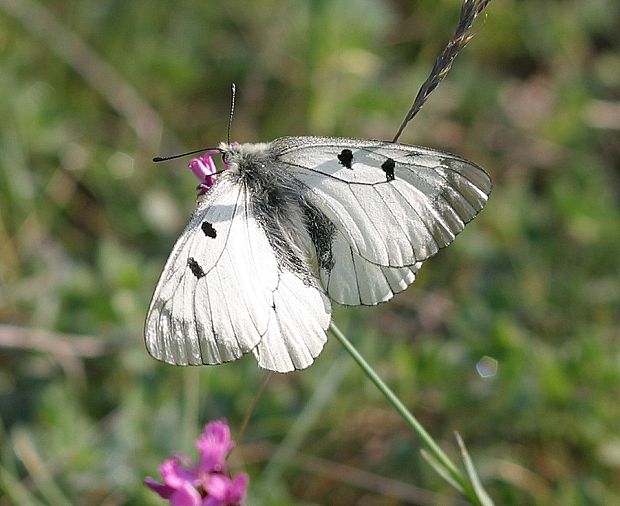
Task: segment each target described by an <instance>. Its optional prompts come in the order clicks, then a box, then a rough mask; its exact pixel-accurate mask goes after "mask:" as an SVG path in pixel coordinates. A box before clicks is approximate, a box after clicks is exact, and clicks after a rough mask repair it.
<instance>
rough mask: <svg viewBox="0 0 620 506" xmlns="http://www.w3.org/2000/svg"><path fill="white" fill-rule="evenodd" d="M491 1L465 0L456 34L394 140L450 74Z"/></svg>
mask: <svg viewBox="0 0 620 506" xmlns="http://www.w3.org/2000/svg"><path fill="white" fill-rule="evenodd" d="M490 2H491V0H464V2H463V5H462V6H461V15H460V16H459V24H458V25H457V27H456V31H455V32H454V35H453V36H452V38H451V39H450V42H448V45H447V46H446V47H445V49H444V50H443V52H442V53H441V54H440V55H439V57H438V58H437V60H435V65H434V66H433V70H431V73H430V75H429V76H428V77H427V79H426V81H424V83H423V84H422V86H421V87H420V89H419V90H418V94H417V95H416V97H415V99H414V101H413V105H412V106H411V109H409V111H408V112H407V114H406V116H405V119H404V120H403V122H402V123H401V125H400V127H399V128H398V132H396V135H395V136H394V138H393V139H392V142H396V141H398V138H399V137H400V134H401V133H403V130H404V129H405V127H406V126H407V123H409V122H410V121H411V120H412V119H413V117H414V116H415V115H416V114H418V112H420V109H422V106H423V105H424V103H425V102H426V100H427V99H428V97H429V95H430V94H431V93H432V92H433V90H434V89H435V88H437V85H438V84H439V83H440V82H441V81H443V79H444V78H445V77H446V76H447V75H448V72H450V69H451V68H452V63H453V62H454V58H456V55H457V54H459V51H460V50H461V49H463V48H464V47H465V46H466V45H467V43H468V42H469V41H470V40H471V39H472V37H473V36H474V35H473V33H472V32H471V27H472V25H473V23H474V21H475V20H476V18H477V17H478V15H479V14H480V13H481V12H482V11H483V10H484V9H485V8H486V6H487V5H489V3H490Z"/></svg>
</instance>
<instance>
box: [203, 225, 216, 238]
mask: <svg viewBox="0 0 620 506" xmlns="http://www.w3.org/2000/svg"><path fill="white" fill-rule="evenodd" d="M200 228H201V229H202V231H203V232H204V234H205V235H206V236H207V237H211V238H213V239H215V237H216V236H217V232H216V231H215V229H214V228H213V225H212V224H211V223H209V222H208V221H203V222H202V225H200Z"/></svg>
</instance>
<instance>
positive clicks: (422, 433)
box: [330, 323, 485, 505]
mask: <svg viewBox="0 0 620 506" xmlns="http://www.w3.org/2000/svg"><path fill="white" fill-rule="evenodd" d="M330 328H331V331H332V332H333V334H334V335H335V336H336V338H337V339H338V340H339V341H340V343H341V344H342V345H343V346H344V348H345V350H346V351H347V352H348V353H349V354H350V355H351V357H352V358H353V360H355V362H356V363H357V364H358V365H359V366H360V368H361V369H362V371H363V372H364V374H366V376H368V378H369V379H370V380H371V381H372V382H373V383H374V384H375V386H376V387H377V388H378V389H379V390H380V392H381V393H382V394H383V395H384V396H385V398H386V399H387V400H388V401H389V403H390V404H391V405H392V406H394V409H395V410H396V411H397V412H398V413H399V414H400V415H401V416H402V417H403V418H404V419H405V421H406V422H407V424H408V425H409V426H410V427H411V428H412V429H413V431H414V432H415V433H416V434H417V435H418V437H419V438H420V439H421V440H422V442H423V443H424V446H425V447H426V449H427V451H428V453H429V454H430V455H431V456H432V458H433V459H434V460H435V461H436V462H437V463H438V464H439V465H440V466H441V467H442V468H443V469H445V471H446V472H447V474H448V477H449V478H451V479H447V480H446V481H448V482H449V483H450V484H451V485H453V486H455V485H456V486H457V488H458V489H459V491H460V492H461V493H462V494H463V495H465V497H467V498H468V499H469V500H470V501H472V503H473V504H476V505H483V504H484V503H485V502H484V500H482V499H481V498H480V497H478V494H477V493H476V491H475V488H474V486H473V485H472V483H471V482H470V481H469V480H468V479H467V478H466V477H465V476H464V475H463V473H462V472H461V471H460V470H459V469H458V467H456V465H454V463H453V462H452V461H451V460H450V458H449V457H448V456H447V455H446V454H445V453H444V451H443V450H442V449H441V448H440V447H439V445H437V443H435V441H434V440H433V438H432V437H431V435H430V434H429V433H428V432H426V429H424V427H422V425H421V424H420V422H418V420H417V419H416V418H415V416H413V414H412V413H411V412H410V411H409V410H408V409H407V408H406V407H405V405H404V404H403V403H402V402H401V401H400V399H399V398H398V397H396V394H394V392H392V390H391V389H390V387H388V386H387V385H386V384H385V383H384V382H383V380H382V379H381V378H380V377H379V375H378V374H377V373H376V372H375V371H374V369H373V368H372V367H371V366H370V364H368V362H366V360H365V359H364V357H362V355H361V354H360V353H359V352H358V351H357V349H356V348H355V347H354V346H353V344H351V342H350V341H349V340H348V339H347V338H346V336H345V335H344V334H343V333H342V331H341V330H340V329H339V328H338V327H336V325H334V324H333V323H331V325H330ZM439 474H440V475H442V477H444V478H445V476H444V475H443V473H441V472H440V473H439Z"/></svg>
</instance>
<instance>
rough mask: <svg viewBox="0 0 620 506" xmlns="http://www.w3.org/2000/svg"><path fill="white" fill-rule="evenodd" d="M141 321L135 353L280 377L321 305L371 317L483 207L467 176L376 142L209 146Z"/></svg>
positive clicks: (310, 338)
mask: <svg viewBox="0 0 620 506" xmlns="http://www.w3.org/2000/svg"><path fill="white" fill-rule="evenodd" d="M219 151H220V152H221V153H222V159H223V161H224V163H225V164H226V165H227V167H228V170H226V171H224V172H223V174H221V175H220V177H219V179H218V181H217V182H216V183H215V185H214V186H213V187H211V188H210V189H208V190H207V191H206V192H204V194H203V195H201V196H199V198H198V202H197V207H196V210H195V212H194V214H193V216H192V218H191V220H190V223H189V224H188V226H187V228H186V229H185V231H184V232H183V234H182V235H181V237H180V238H179V240H178V241H177V243H176V245H175V247H174V249H173V252H172V254H171V255H170V258H169V259H168V262H167V264H166V266H165V268H164V272H163V273H162V276H161V278H160V280H159V283H158V285H157V288H156V290H155V294H154V296H153V300H152V302H151V305H150V308H149V312H148V315H147V320H146V326H145V337H146V344H147V349H148V350H149V352H150V353H151V354H152V355H153V356H154V357H156V358H158V359H160V360H163V361H165V362H168V363H172V364H177V365H201V364H217V363H221V362H227V361H230V360H235V359H237V358H239V357H240V356H242V355H243V354H245V353H250V352H251V353H253V354H254V356H255V357H256V359H257V360H258V363H259V365H260V366H261V367H264V368H267V369H271V370H275V371H279V372H286V371H290V370H294V369H302V368H304V367H307V366H308V365H310V364H311V363H312V361H313V360H314V358H315V357H316V356H317V355H318V354H319V353H320V351H321V350H322V348H323V345H324V343H325V341H326V334H325V330H326V329H327V327H328V325H329V321H330V318H331V301H335V302H338V303H340V304H345V305H373V304H377V303H380V302H384V301H387V300H389V299H390V298H391V297H392V296H393V295H394V294H395V293H398V292H401V291H403V290H404V289H405V288H406V287H407V286H409V284H411V283H412V282H413V281H414V279H415V274H416V272H417V270H418V269H419V268H420V266H421V265H422V262H423V261H424V260H426V259H427V258H429V257H430V256H432V255H434V254H435V253H436V252H437V251H438V250H439V249H440V248H442V247H444V246H447V245H448V244H449V243H450V242H451V241H452V240H453V239H454V237H455V236H456V234H458V233H459V232H460V231H461V230H462V229H463V227H464V226H465V224H466V223H467V222H468V221H470V220H471V219H472V218H473V217H474V216H475V215H476V214H477V213H478V212H479V211H480V210H481V209H482V207H483V206H484V205H485V203H486V201H487V197H488V194H489V192H490V190H491V182H490V179H489V177H488V176H487V175H486V173H485V172H484V171H483V170H482V169H480V168H479V167H477V166H476V165H474V164H472V163H471V162H468V161H467V160H464V159H462V158H459V157H457V156H454V155H451V154H448V153H443V152H440V151H436V150H432V149H428V148H422V147H415V146H407V145H403V144H396V143H391V142H385V141H372V140H359V139H347V138H330V137H283V138H280V139H276V140H274V141H272V142H270V143H259V144H236V143H235V144H221V145H220V147H219Z"/></svg>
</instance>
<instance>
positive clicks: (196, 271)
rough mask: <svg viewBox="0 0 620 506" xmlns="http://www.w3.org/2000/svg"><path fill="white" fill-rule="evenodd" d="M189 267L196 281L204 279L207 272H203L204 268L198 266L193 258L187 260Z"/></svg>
mask: <svg viewBox="0 0 620 506" xmlns="http://www.w3.org/2000/svg"><path fill="white" fill-rule="evenodd" d="M187 266H188V267H189V270H190V271H192V274H193V275H194V276H196V279H200V278H204V276H205V271H203V270H202V267H200V265H198V262H196V260H194V258H193V257H189V258H188V259H187Z"/></svg>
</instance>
